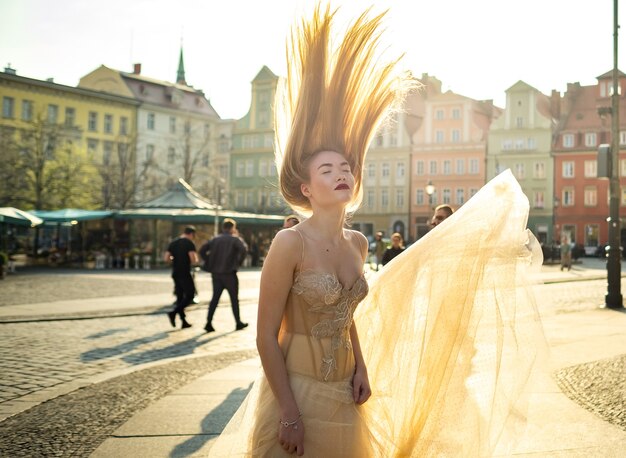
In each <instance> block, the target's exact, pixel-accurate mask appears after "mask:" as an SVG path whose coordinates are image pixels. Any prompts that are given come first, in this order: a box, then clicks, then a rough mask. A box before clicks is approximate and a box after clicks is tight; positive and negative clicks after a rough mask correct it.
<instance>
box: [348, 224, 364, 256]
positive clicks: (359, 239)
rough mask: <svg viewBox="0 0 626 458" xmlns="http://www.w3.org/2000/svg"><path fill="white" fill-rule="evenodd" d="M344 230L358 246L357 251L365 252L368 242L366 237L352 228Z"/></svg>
mask: <svg viewBox="0 0 626 458" xmlns="http://www.w3.org/2000/svg"><path fill="white" fill-rule="evenodd" d="M346 231H347V232H348V233H349V234H350V238H351V240H352V241H353V243H354V244H355V245H357V246H358V248H359V251H360V252H362V253H365V254H367V251H368V243H369V242H368V241H367V237H365V236H364V235H363V233H361V232H359V231H355V230H354V229H346Z"/></svg>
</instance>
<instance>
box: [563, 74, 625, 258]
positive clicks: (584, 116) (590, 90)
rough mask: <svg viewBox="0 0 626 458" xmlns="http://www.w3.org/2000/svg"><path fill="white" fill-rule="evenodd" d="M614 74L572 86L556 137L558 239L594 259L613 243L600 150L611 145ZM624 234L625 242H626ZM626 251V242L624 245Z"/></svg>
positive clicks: (622, 145)
mask: <svg viewBox="0 0 626 458" xmlns="http://www.w3.org/2000/svg"><path fill="white" fill-rule="evenodd" d="M625 89H626V75H624V74H623V73H621V72H620V80H619V92H618V93H619V94H620V100H619V105H620V109H619V111H620V113H619V121H620V158H619V168H620V170H619V176H620V189H621V195H620V219H621V221H622V228H623V227H624V217H625V216H626V100H624V97H623V96H622V94H623V93H624V90H625ZM612 92H613V83H612V72H608V73H605V74H604V75H601V76H599V77H598V83H597V84H595V85H592V86H581V85H580V84H579V83H570V84H568V85H567V92H566V93H565V95H564V97H563V102H562V104H563V105H562V110H561V113H562V116H561V119H560V123H559V127H558V129H557V132H556V135H555V136H554V144H553V148H552V151H553V156H554V187H555V189H554V191H555V192H554V195H555V214H554V224H555V233H556V234H557V237H559V238H560V237H562V236H567V237H568V238H569V240H570V241H571V242H572V243H576V244H577V245H583V246H584V247H585V250H586V252H587V253H588V254H592V253H593V252H594V251H595V249H596V247H597V246H598V245H602V244H605V243H607V241H608V227H607V222H606V218H607V216H608V215H609V180H608V179H603V178H598V177H597V172H598V170H597V164H598V162H597V155H598V154H597V152H598V146H599V145H600V144H603V143H611V114H610V110H607V109H610V107H611V94H612ZM624 234H625V231H624V229H622V240H625V239H626V237H625V236H624ZM622 245H624V242H622Z"/></svg>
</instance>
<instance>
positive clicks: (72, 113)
mask: <svg viewBox="0 0 626 458" xmlns="http://www.w3.org/2000/svg"><path fill="white" fill-rule="evenodd" d="M75 121H76V110H75V109H74V108H71V107H65V127H74V123H75Z"/></svg>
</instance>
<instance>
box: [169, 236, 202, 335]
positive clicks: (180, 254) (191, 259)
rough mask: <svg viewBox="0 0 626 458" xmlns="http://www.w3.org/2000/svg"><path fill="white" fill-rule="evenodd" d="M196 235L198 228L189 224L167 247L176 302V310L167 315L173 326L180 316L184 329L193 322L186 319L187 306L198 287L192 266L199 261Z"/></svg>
mask: <svg viewBox="0 0 626 458" xmlns="http://www.w3.org/2000/svg"><path fill="white" fill-rule="evenodd" d="M195 237H196V228H195V227H193V226H187V227H186V228H185V230H184V231H183V233H182V234H181V236H180V237H179V238H177V239H176V240H174V241H173V242H172V243H170V245H169V246H168V247H167V251H166V252H165V262H167V263H170V264H171V265H172V278H173V279H174V293H175V294H176V303H175V307H174V310H172V311H171V312H168V314H167V316H168V318H169V320H170V323H171V325H172V327H176V315H177V314H178V316H180V321H181V322H182V329H185V328H190V327H191V324H190V323H189V322H188V321H187V320H186V319H185V307H187V306H188V305H189V304H191V303H192V302H193V298H194V295H195V292H196V287H195V284H194V281H193V277H192V276H191V267H192V266H193V265H195V264H197V263H198V255H197V254H196V246H195V245H194V243H193V240H194V238H195Z"/></svg>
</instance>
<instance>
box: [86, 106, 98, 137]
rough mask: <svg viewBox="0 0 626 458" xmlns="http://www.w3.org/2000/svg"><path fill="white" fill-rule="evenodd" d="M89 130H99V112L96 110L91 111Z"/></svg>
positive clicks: (88, 123) (88, 122) (88, 121)
mask: <svg viewBox="0 0 626 458" xmlns="http://www.w3.org/2000/svg"><path fill="white" fill-rule="evenodd" d="M87 130H89V131H90V132H95V131H96V130H98V113H96V112H95V111H90V112H89V118H88V120H87Z"/></svg>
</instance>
